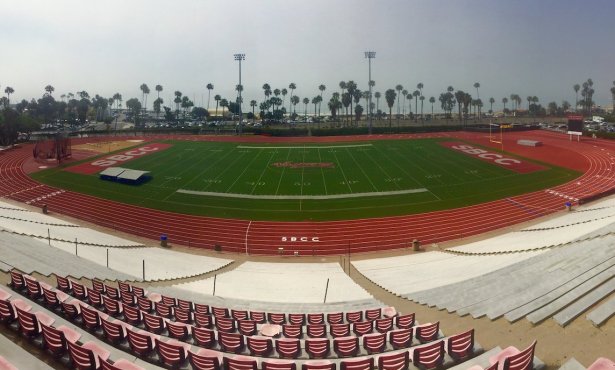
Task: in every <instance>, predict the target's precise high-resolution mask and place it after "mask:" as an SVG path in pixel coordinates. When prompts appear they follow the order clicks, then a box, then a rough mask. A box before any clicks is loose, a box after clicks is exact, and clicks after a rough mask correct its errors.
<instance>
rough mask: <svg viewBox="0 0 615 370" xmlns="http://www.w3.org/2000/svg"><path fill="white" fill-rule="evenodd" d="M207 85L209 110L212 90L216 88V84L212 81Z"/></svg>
mask: <svg viewBox="0 0 615 370" xmlns="http://www.w3.org/2000/svg"><path fill="white" fill-rule="evenodd" d="M205 87H206V88H207V110H209V98H210V97H211V90H213V89H214V85H213V84H212V83H211V82H210V83H208V84H207V86H205Z"/></svg>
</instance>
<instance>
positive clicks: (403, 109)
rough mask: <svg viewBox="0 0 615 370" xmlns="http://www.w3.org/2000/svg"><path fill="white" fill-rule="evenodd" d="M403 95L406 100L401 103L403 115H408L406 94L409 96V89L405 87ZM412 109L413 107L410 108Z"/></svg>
mask: <svg viewBox="0 0 615 370" xmlns="http://www.w3.org/2000/svg"><path fill="white" fill-rule="evenodd" d="M401 96H402V98H404V100H403V101H402V103H401V114H402V115H403V116H405V115H406V96H408V90H406V89H403V90H402V91H401ZM410 110H411V111H412V109H410Z"/></svg>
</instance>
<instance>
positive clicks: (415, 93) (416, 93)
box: [412, 90, 421, 122]
mask: <svg viewBox="0 0 615 370" xmlns="http://www.w3.org/2000/svg"><path fill="white" fill-rule="evenodd" d="M412 95H413V96H414V112H415V113H416V114H415V116H414V121H415V122H416V121H418V118H419V117H418V116H419V95H421V92H420V91H418V90H414V91H413V92H412Z"/></svg>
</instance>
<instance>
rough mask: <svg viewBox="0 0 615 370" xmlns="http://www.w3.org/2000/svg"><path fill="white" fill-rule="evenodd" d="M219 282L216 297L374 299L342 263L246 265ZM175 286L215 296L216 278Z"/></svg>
mask: <svg viewBox="0 0 615 370" xmlns="http://www.w3.org/2000/svg"><path fill="white" fill-rule="evenodd" d="M215 280H216V288H215V292H216V295H219V296H221V297H224V298H233V299H242V300H247V301H259V302H276V303H277V302H280V303H292V302H302V303H319V302H320V303H323V302H333V303H334V302H348V301H356V300H366V299H371V298H372V297H371V295H370V294H368V293H367V292H366V291H365V290H364V289H362V288H361V287H359V286H358V285H357V284H355V283H354V282H353V281H352V279H350V278H349V277H348V275H346V274H345V273H344V271H343V270H342V269H341V267H340V265H339V264H338V263H265V262H245V263H243V264H242V265H240V266H239V267H237V268H236V269H234V270H232V271H229V272H227V273H224V274H221V275H218V276H217V278H216V279H215ZM327 281H328V289H327ZM174 287H175V288H180V289H182V290H186V291H190V292H205V293H213V290H214V288H213V287H214V278H208V279H204V280H199V281H195V282H191V283H184V284H178V285H175V286H174ZM325 292H327V293H326V294H327V295H326V300H325Z"/></svg>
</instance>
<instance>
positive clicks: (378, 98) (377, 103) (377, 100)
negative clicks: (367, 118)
mask: <svg viewBox="0 0 615 370" xmlns="http://www.w3.org/2000/svg"><path fill="white" fill-rule="evenodd" d="M381 96H382V94H380V91H376V92H375V93H374V97H375V98H376V115H378V106H379V105H380V97H381Z"/></svg>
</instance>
